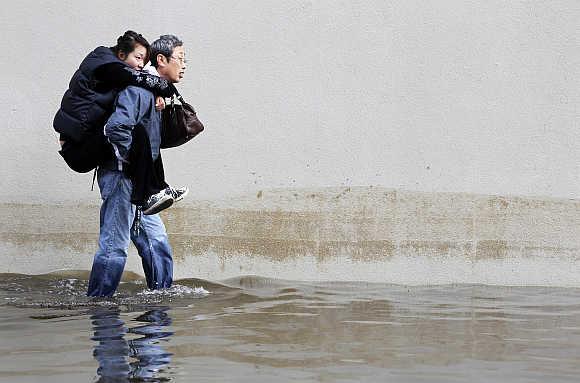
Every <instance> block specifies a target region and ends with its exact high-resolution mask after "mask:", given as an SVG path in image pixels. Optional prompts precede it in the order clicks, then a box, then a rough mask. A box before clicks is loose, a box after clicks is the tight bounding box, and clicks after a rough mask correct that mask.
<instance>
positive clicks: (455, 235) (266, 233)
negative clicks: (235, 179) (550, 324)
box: [0, 187, 580, 272]
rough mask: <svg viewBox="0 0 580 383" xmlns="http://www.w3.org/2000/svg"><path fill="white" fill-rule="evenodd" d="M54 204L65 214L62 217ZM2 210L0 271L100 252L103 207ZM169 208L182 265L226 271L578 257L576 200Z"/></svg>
mask: <svg viewBox="0 0 580 383" xmlns="http://www.w3.org/2000/svg"><path fill="white" fill-rule="evenodd" d="M55 209H58V211H60V212H62V214H59V216H58V217H56V218H55V216H54V214H53V212H54V211H55ZM0 211H1V212H2V215H3V217H5V219H4V220H3V222H2V223H0V241H1V242H2V243H3V244H4V245H3V254H2V255H1V256H2V258H4V259H5V260H6V259H8V260H9V261H7V262H3V266H1V267H3V268H4V269H3V270H1V271H2V272H23V271H25V270H21V268H20V266H19V264H20V263H22V262H20V261H19V257H23V258H26V254H28V253H31V252H36V253H38V252H42V251H43V249H44V250H46V251H47V252H50V253H51V254H50V256H48V257H47V258H46V265H45V267H46V271H50V270H53V269H55V268H61V267H60V266H62V265H61V264H60V263H59V259H60V258H65V255H67V254H68V255H70V254H77V255H83V254H84V255H85V256H87V257H88V259H90V258H91V257H92V254H93V253H94V251H95V248H96V241H97V235H98V234H97V233H98V206H82V205H81V206H58V207H55V206H46V205H26V204H2V205H0ZM162 215H163V217H164V220H165V222H166V226H167V230H168V233H169V236H170V240H171V244H172V246H173V249H174V256H175V260H176V262H177V264H178V265H179V263H187V262H188V261H192V260H195V261H194V263H196V264H197V263H199V264H202V263H203V262H202V261H203V260H205V262H207V255H208V254H213V255H215V256H216V257H217V259H219V261H220V262H221V263H222V269H224V270H225V269H226V268H227V265H228V263H229V262H230V261H231V260H232V259H240V257H241V258H242V259H247V260H248V262H249V263H250V264H253V265H256V264H264V265H265V264H270V265H271V264H291V263H294V264H295V263H300V262H301V260H306V259H307V257H310V258H311V259H314V260H315V261H316V262H317V263H318V264H321V265H325V264H329V265H330V264H332V263H333V262H336V260H337V259H339V258H340V259H349V260H350V261H351V262H354V263H353V264H354V265H356V264H360V265H363V264H365V263H373V262H374V263H377V262H378V263H382V264H388V262H389V261H390V260H391V259H393V257H403V258H405V257H408V258H411V257H428V258H437V257H440V258H442V259H445V258H449V257H451V258H455V259H461V260H464V261H465V262H480V261H485V260H490V261H494V260H509V259H514V258H518V259H519V258H522V257H523V258H526V257H528V258H532V257H560V258H564V259H566V260H567V261H569V262H575V261H576V260H577V259H578V258H580V239H579V238H578V235H577V233H579V232H580V203H579V202H578V201H574V200H557V199H532V198H521V197H505V196H483V195H470V194H460V193H415V192H405V191H398V190H386V189H381V188H376V187H375V188H371V187H369V188H362V187H361V188H329V189H308V190H262V191H261V194H260V195H259V196H258V195H256V194H253V195H248V196H239V197H235V198H231V199H228V200H223V201H189V204H188V205H186V204H182V205H181V206H180V205H176V206H175V207H173V208H171V209H169V210H167V211H166V212H164V213H163V214H162ZM68 255H67V256H68ZM341 257H342V258H341ZM249 260H251V262H250V261H249ZM7 265H10V266H7ZM177 267H179V266H177ZM200 267H201V266H200ZM240 267H241V266H240Z"/></svg>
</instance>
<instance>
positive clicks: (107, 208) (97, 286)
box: [87, 169, 134, 296]
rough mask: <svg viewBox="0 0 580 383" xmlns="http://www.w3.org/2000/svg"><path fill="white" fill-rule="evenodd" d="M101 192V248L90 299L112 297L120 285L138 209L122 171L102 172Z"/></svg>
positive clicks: (90, 281)
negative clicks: (130, 234) (133, 203)
mask: <svg viewBox="0 0 580 383" xmlns="http://www.w3.org/2000/svg"><path fill="white" fill-rule="evenodd" d="M98 175H99V178H98V180H99V188H100V189H101V198H102V200H103V203H102V205H101V216H100V226H101V227H100V233H99V249H98V250H97V253H96V254H95V258H94V260H93V268H92V270H91V275H90V278H89V288H88V292H87V295H88V296H112V295H113V294H114V293H115V290H116V289H117V286H118V285H119V282H120V280H121V275H122V274H123V269H124V268H125V261H126V260H127V248H128V247H129V230H130V228H131V223H132V222H133V217H134V210H133V207H132V205H131V181H130V180H129V179H128V178H127V177H125V175H124V174H123V173H122V172H119V171H112V170H104V169H99V173H98Z"/></svg>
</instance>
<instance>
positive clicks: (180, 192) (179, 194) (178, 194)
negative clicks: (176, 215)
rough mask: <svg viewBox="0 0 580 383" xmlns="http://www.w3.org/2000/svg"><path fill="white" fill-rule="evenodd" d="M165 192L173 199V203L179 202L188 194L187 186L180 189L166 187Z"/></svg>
mask: <svg viewBox="0 0 580 383" xmlns="http://www.w3.org/2000/svg"><path fill="white" fill-rule="evenodd" d="M165 192H166V193H167V194H169V195H171V196H172V197H173V201H175V202H177V201H181V200H182V199H183V198H184V197H185V196H186V195H187V194H188V193H189V188H188V187H187V186H183V187H180V188H172V187H171V186H168V187H167V188H166V189H165Z"/></svg>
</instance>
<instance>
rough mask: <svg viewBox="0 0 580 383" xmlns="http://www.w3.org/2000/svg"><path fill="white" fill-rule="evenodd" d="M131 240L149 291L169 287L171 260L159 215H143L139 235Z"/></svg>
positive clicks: (171, 270)
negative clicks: (139, 259)
mask: <svg viewBox="0 0 580 383" xmlns="http://www.w3.org/2000/svg"><path fill="white" fill-rule="evenodd" d="M131 239H132V240H133V243H134V244H135V247H136V248H137V251H138V252H139V256H141V263H142V264H143V271H144V272H145V277H146V279H147V286H148V287H149V288H150V289H162V288H167V287H171V283H172V282H173V259H172V257H171V247H170V246H169V241H168V238H167V232H166V231H165V225H163V221H161V218H160V217H159V214H153V215H144V216H142V218H141V224H140V225H139V234H138V235H137V236H135V235H132V236H131Z"/></svg>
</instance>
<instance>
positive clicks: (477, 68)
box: [0, 0, 580, 277]
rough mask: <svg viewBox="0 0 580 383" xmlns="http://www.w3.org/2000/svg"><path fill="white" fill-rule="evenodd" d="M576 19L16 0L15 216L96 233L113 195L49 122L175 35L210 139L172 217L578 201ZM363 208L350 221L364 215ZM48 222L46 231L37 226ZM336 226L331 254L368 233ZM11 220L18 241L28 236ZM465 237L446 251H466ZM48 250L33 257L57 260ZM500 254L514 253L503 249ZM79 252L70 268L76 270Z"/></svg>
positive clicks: (177, 163)
mask: <svg viewBox="0 0 580 383" xmlns="http://www.w3.org/2000/svg"><path fill="white" fill-rule="evenodd" d="M579 18H580V3H579V2H577V1H574V0H569V1H566V0H562V1H549V2H545V1H498V0H491V1H483V0H477V1H475V0H472V1H465V0H462V1H459V0H457V1H455V0H444V1H432V2H427V1H413V0H409V1H407V0H406V1H399V0H397V1H219V2H214V1H196V2H191V1H181V0H175V1H172V2H165V3H162V2H152V1H124V2H118V1H112V0H105V1H98V2H73V1H42V0H41V1H32V0H23V1H18V2H12V1H11V2H8V1H4V2H3V3H2V13H1V14H0V31H1V32H2V34H1V35H2V37H3V41H4V44H3V45H2V46H3V47H4V48H5V52H4V59H3V60H1V61H0V79H1V80H0V113H1V115H2V116H3V118H2V119H1V124H2V130H3V131H4V132H5V139H4V140H1V141H0V156H1V158H0V179H1V180H2V184H1V190H0V191H1V193H0V203H2V204H3V205H2V206H4V207H3V208H2V209H3V211H5V212H6V211H11V212H12V213H10V214H12V215H16V216H18V217H19V219H20V220H21V221H19V222H21V224H22V225H23V226H18V227H20V228H21V229H18V230H21V231H22V233H30V232H33V233H36V234H43V233H44V234H46V233H47V232H45V231H42V230H40V229H39V230H40V231H35V230H36V229H34V230H32V229H31V228H35V227H37V225H38V222H45V223H46V224H48V225H52V224H54V227H60V228H64V227H66V225H67V223H66V222H65V221H66V220H67V219H69V218H71V215H70V214H72V213H66V214H62V212H61V211H59V210H58V209H57V210H56V211H55V216H54V217H52V218H50V219H49V218H47V217H50V214H52V213H51V212H52V208H51V207H53V206H61V205H62V204H65V205H66V206H71V205H75V206H76V205H78V206H80V207H82V208H83V209H89V210H87V211H90V212H91V213H90V214H89V213H86V214H85V213H82V214H81V217H83V222H84V220H85V218H87V217H92V214H93V212H94V206H95V205H97V204H98V201H99V196H98V192H96V191H95V192H90V191H89V188H90V181H91V176H90V175H78V174H75V173H72V172H71V171H69V170H68V169H67V168H66V167H65V165H64V162H63V161H61V159H60V157H59V156H58V155H57V154H56V150H57V138H56V135H55V134H54V132H53V131H52V128H51V123H52V117H53V115H54V113H55V111H56V110H57V108H58V105H59V102H60V97H61V96H62V93H63V92H64V90H65V89H66V87H67V82H68V80H69V78H70V76H71V75H72V73H73V72H74V70H75V69H76V67H77V66H78V64H79V62H80V61H81V60H82V58H83V57H84V55H86V53H88V52H89V51H90V50H91V49H92V48H94V47H95V46H97V45H100V44H105V45H112V44H113V43H114V41H115V39H116V37H117V36H118V35H119V34H121V33H122V32H123V31H124V30H126V29H129V28H130V29H134V30H137V31H139V32H141V33H143V34H144V35H145V36H147V37H148V38H149V40H150V41H152V40H154V39H155V38H156V37H157V36H158V35H159V34H163V33H174V34H177V35H179V36H180V37H181V38H182V39H183V40H184V41H185V43H186V49H187V56H188V60H189V68H188V71H187V73H186V77H185V79H184V81H183V83H182V84H180V89H181V90H182V93H183V95H184V96H185V97H186V99H188V100H189V101H191V103H192V104H194V105H195V106H196V108H197V109H198V113H199V116H200V118H201V119H202V120H203V121H204V123H205V124H206V131H205V132H204V133H203V135H202V136H200V137H199V138H196V139H195V140H194V141H193V142H192V143H191V144H189V145H188V146H186V147H183V148H179V149H174V150H169V151H167V152H166V153H165V154H164V160H165V161H164V162H165V165H166V168H167V178H168V180H169V181H170V182H171V183H172V184H174V185H188V186H189V187H190V188H191V190H192V193H191V194H190V197H188V202H186V203H188V204H189V207H187V208H186V209H184V210H179V211H178V210H176V211H175V212H174V213H170V214H169V215H170V216H171V214H177V215H178V216H179V215H184V214H187V213H185V212H187V211H190V212H192V214H193V212H197V213H195V214H198V213H199V211H198V210H196V209H197V206H198V205H199V204H200V203H202V201H216V200H221V201H226V200H227V201H230V202H228V203H230V204H231V205H232V208H233V209H238V210H243V211H245V207H244V206H242V205H240V206H236V205H235V204H236V203H238V202H235V201H239V200H240V199H239V198H241V197H239V196H248V195H250V196H256V195H257V194H259V191H260V190H262V191H266V193H267V191H271V190H273V189H276V190H279V191H280V192H284V193H287V194H288V195H292V193H294V190H313V191H319V190H326V189H324V187H331V188H340V187H344V188H348V187H353V188H355V187H362V188H363V190H366V189H365V188H369V187H371V186H372V187H374V188H375V189H376V188H386V189H388V190H408V191H417V192H423V193H428V194H425V195H427V196H428V197H425V198H427V199H428V200H432V201H438V200H439V195H440V194H437V193H440V192H453V193H459V194H458V195H465V196H474V195H479V196H480V197H477V198H493V197H481V196H482V195H504V196H515V195H516V196H535V197H534V199H533V200H534V201H535V200H538V199H539V200H542V199H547V200H548V201H549V200H550V198H554V197H558V198H563V200H560V201H565V199H570V198H572V199H574V198H578V197H579V195H580V177H578V174H579V173H580V162H579V159H580V149H579V145H578V142H580V129H579V126H578V125H579V121H580V120H579V117H578V116H579V113H578V105H580V84H579V79H580V73H579V70H580V69H579V68H580V50H579V49H578V42H579V37H580V30H579V29H578V27H577V21H578V20H579ZM353 190H359V189H356V188H355V189H353ZM429 193H432V194H429ZM464 193H467V194H464ZM306 195H307V194H305V196H306ZM305 198H306V197H305ZM462 198H463V197H462ZM466 198H467V197H466ZM470 198H471V197H470ZM473 198H475V197H473ZM477 198H475V199H474V200H473V201H475V202H473V201H472V202H471V203H477V202H476V201H478V199H477ZM509 198H511V197H509ZM509 198H508V199H509ZM282 200H284V201H286V203H285V204H282V205H278V207H277V209H278V210H279V211H281V212H291V211H293V209H294V205H295V204H296V203H297V201H296V200H295V199H292V198H289V199H282ZM306 200H308V198H306ZM203 203H206V202H203ZM351 203H352V204H353V205H352V206H349V207H348V209H346V210H344V211H359V210H360V209H361V208H362V207H361V206H359V205H357V204H358V203H359V202H358V200H357V199H353V200H352V201H351ZM562 203H564V202H562ZM570 203H572V204H574V203H575V202H574V201H572V202H570ZM29 204H32V205H31V206H37V207H36V208H34V209H32V210H31V209H29V208H28V207H26V206H28V205H29ZM90 206H93V208H91V207H90ZM434 206H439V205H437V203H435V204H434ZM441 206H442V207H441V208H442V209H443V210H444V211H446V210H445V209H446V208H445V207H444V205H441ZM574 206H575V205H574ZM45 207H47V208H45ZM6 209H8V210H6ZM15 209H16V210H15ZM38 209H41V210H42V209H44V210H42V211H43V213H42V214H41V216H42V217H43V218H42V219H41V220H40V221H35V219H36V218H35V215H34V213H33V212H35V211H38ZM47 209H48V210H47ZM90 209H93V210H90ZM187 209H193V210H187ZM81 210H82V209H81ZM14 211H17V212H18V211H21V213H14ZM469 211H470V210H469ZM571 211H572V212H577V210H574V209H572V210H571ZM205 212H208V211H205ZM6 214H8V213H6ZM39 214H40V213H39ZM83 214H85V215H83ZM212 214H213V211H212ZM281 214H282V213H281ZM284 214H286V213H284ZM340 214H342V213H340ZM340 214H339V216H340V217H342V216H341V215H340ZM389 214H391V213H388V214H387V213H385V216H389ZM442 214H447V213H442ZM466 214H467V215H468V216H471V213H466ZM549 214H556V213H554V212H553V211H551V210H549V209H548V210H545V211H543V212H542V213H541V214H540V216H542V217H548V218H546V219H549V220H552V221H554V220H556V221H558V220H559V219H560V218H559V217H560V216H558V215H557V214H556V215H553V216H551V217H552V218H550V217H549V216H548V215H549ZM566 214H569V213H566ZM570 214H572V213H570ZM573 214H576V213H573ZM335 218H336V217H335ZM335 218H332V219H331V221H333V222H338V223H340V224H337V226H336V225H335V226H331V227H332V230H331V229H329V230H331V232H333V233H335V237H336V238H335V239H332V238H331V237H329V240H330V241H339V242H340V241H342V239H341V238H343V237H342V236H343V234H340V233H343V232H344V230H347V229H345V228H351V229H352V230H355V229H354V227H356V225H357V221H356V220H354V221H351V220H346V221H345V220H343V219H342V218H339V219H338V220H336V219H335ZM95 219H96V216H95ZM204 219H206V220H211V219H218V218H211V217H205V218H204ZM570 219H572V221H573V222H576V221H574V220H575V219H577V216H574V217H573V218H570ZM4 221H5V222H3V223H1V224H0V225H2V226H0V229H1V230H0V232H1V233H3V234H2V235H4V236H6V235H8V234H10V233H12V232H13V227H12V226H10V223H7V222H6V220H4ZM572 221H569V222H572ZM204 222H205V221H204ZM252 222H253V221H251V220H250V221H249V222H248V224H249V225H251V224H252ZM526 222H528V221H526ZM567 222H568V221H567ZM92 224H93V225H94V222H93V223H92ZM489 224H490V225H491V226H489V235H487V236H485V238H486V240H490V241H504V240H508V239H506V238H505V237H503V236H502V235H500V234H499V233H498V232H497V230H496V231H494V230H495V229H493V227H495V226H494V225H496V224H498V225H499V227H502V226H501V220H500V221H498V222H489ZM27 225H29V226H27ZM412 226H413V225H411V226H405V227H406V228H407V229H402V228H401V227H398V228H396V230H397V232H398V233H399V234H397V236H395V237H396V238H399V239H396V241H395V243H390V244H389V243H386V242H385V243H383V245H384V246H385V249H390V248H396V249H401V246H403V245H401V243H402V242H401V241H404V240H405V238H410V237H413V240H417V241H422V240H423V241H429V240H430V239H428V238H423V239H422V238H419V237H416V236H412V235H410V234H409V235H406V234H405V233H401V230H411V229H412ZM389 227H390V226H389ZM516 227H519V229H518V230H521V231H520V235H519V236H518V234H517V230H516V231H514V233H513V240H514V241H520V242H521V241H526V240H527V238H529V236H527V235H526V234H525V233H526V232H527V230H528V229H527V228H526V227H525V226H516ZM565 228H566V230H576V226H575V224H571V225H568V226H565ZM43 230H45V229H43ZM46 230H48V229H46ZM75 230H78V231H79V232H82V233H91V235H89V236H88V237H87V238H86V240H87V241H88V240H89V238H92V237H93V234H94V226H86V227H84V226H83V227H79V228H78V229H75ZM224 230H225V229H224ZM252 230H254V229H252ZM255 230H258V229H255ZM260 230H262V229H260ZM264 230H266V229H264ZM348 230H350V229H348ZM348 230H347V231H346V232H348ZM365 230H366V229H365ZM382 230H385V229H382ZM393 230H395V228H393ZM425 230H427V232H428V231H429V230H431V229H425ZM462 230H463V229H462ZM498 230H499V229H498ZM514 230H515V229H514ZM534 230H535V229H534ZM532 231H533V230H532ZM282 232H283V231H282ZM282 232H281V233H282ZM7 233H8V234H7ZM453 233H454V230H452V231H451V232H450V235H451V237H450V238H446V237H438V239H437V241H443V242H453V241H455V239H454V238H455V237H453V235H454V234H453ZM494 233H495V234H494ZM571 233H572V232H569V233H568V234H569V235H572V234H571ZM576 233H577V231H575V232H574V234H576ZM539 234H540V233H538V235H539ZM568 234H567V235H568ZM10 235H12V234H10ZM10 235H8V236H10ZM23 235H24V234H23ZM62 235H63V236H65V237H66V234H62ZM215 235H226V236H227V234H226V233H225V232H224V233H216V234H215ZM280 235H282V234H280ZM287 235H288V238H291V237H292V234H291V232H288V233H287ZM426 235H427V234H426ZM510 235H512V234H510ZM39 238H41V237H39ZM53 238H56V237H53ZM63 238H64V237H63ZM192 238H193V237H192ZM288 238H286V239H288ZM373 238H378V240H380V241H391V240H392V238H391V237H389V236H385V235H383V234H381V235H379V236H378V237H373ZM510 238H512V237H510ZM542 238H543V237H542ZM23 240H24V239H23ZM373 240H374V239H373ZM509 240H511V239H509ZM352 241H353V240H351V242H352ZM357 241H358V240H357ZM461 241H463V239H462V240H461ZM461 241H459V242H458V243H464V242H461ZM542 241H543V240H540V242H542ZM354 242H356V241H354ZM10 243H12V242H6V243H4V246H5V247H6V246H16V245H14V244H12V245H10ZM22 243H24V242H22ZM50 243H52V242H51V241H48V242H43V241H42V240H40V242H37V243H36V245H34V246H36V248H37V249H38V251H39V252H40V253H42V252H43V251H47V253H53V250H54V249H52V248H50V249H49V247H50V246H53V245H50ZM470 243H471V246H472V248H471V249H472V250H473V249H474V246H475V248H477V247H478V246H480V244H479V243H478V242H477V241H476V242H473V241H471V242H470ZM494 243H495V244H494ZM494 243H492V242H490V243H489V246H491V248H494V249H499V250H497V251H499V253H501V251H503V250H501V248H502V246H503V245H501V244H502V243H504V242H497V243H496V242H494ZM518 243H519V242H518ZM504 244H505V246H504V247H505V248H509V247H510V246H511V242H509V241H508V242H506V243H504ZM29 245H31V243H29ZM496 245H497V246H499V247H497V246H496ZM552 245H553V246H556V244H551V245H549V246H552ZM576 245H577V244H576V242H574V241H572V242H570V243H568V242H565V244H560V245H558V246H561V247H562V246H563V247H564V248H568V247H570V248H574V249H575V248H576V247H575V246H576ZM27 246H28V245H27ZM47 246H48V247H47ZM54 246H57V247H58V245H56V244H54ZM79 246H89V245H87V244H86V243H85V244H82V245H79ZM192 246H197V245H192ZM244 246H245V245H244ZM373 246H375V245H373ZM376 246H378V245H376ZM393 246H394V247H393ZM443 246H447V245H443ZM457 246H460V248H461V246H464V245H462V244H461V245H457ZM485 246H487V245H485ZM506 246H507V247H506ZM534 246H535V245H534ZM460 248H457V249H460ZM11 249H13V250H14V249H17V250H18V249H19V248H18V246H17V247H11ZM25 249H28V247H23V248H21V250H19V251H25ZM450 249H455V248H454V247H453V246H452V247H451V248H450ZM85 250H86V252H88V253H92V251H94V248H93V247H91V248H86V249H85ZM11 251H12V250H11ZM14 251H15V252H18V251H16V250H14ZM54 251H56V250H54ZM67 251H68V250H66V251H64V250H63V251H60V252H57V253H58V254H61V255H60V256H62V257H63V259H68V258H67V257H69V258H70V257H71V255H70V253H67ZM353 251H355V252H356V250H353ZM381 251H383V250H381ZM384 251H387V250H384ZM397 251H399V250H397ZM449 251H455V250H449ZM457 251H464V250H457ZM465 251H467V253H469V251H468V250H465ZM470 251H471V250H470ZM490 251H492V252H494V251H496V250H490ZM572 253H573V256H574V257H577V256H578V254H577V252H576V250H574V251H573V252H572ZM11 254H12V253H11ZM55 254H56V253H55ZM469 254H471V253H469ZM337 259H338V258H337ZM570 259H571V258H568V260H567V262H568V261H570ZM39 262H41V264H40V265H41V266H42V261H40V260H39ZM47 262H48V261H47ZM302 262H306V261H305V260H302ZM570 262H571V261H570ZM64 264H66V262H64V263H63V265H64ZM47 265H48V264H47ZM264 265H266V263H264ZM570 265H571V266H572V267H575V268H576V269H577V268H578V265H577V264H575V263H572V264H569V266H570ZM268 267H270V266H264V273H265V274H268V273H269V272H268V270H270V271H272V270H274V269H273V267H274V266H271V267H270V268H268ZM47 268H48V266H47ZM47 268H44V269H43V268H42V267H41V268H40V269H42V270H45V269H47ZM8 269H10V270H12V269H11V268H8ZM40 269H39V270H40ZM3 270H4V269H2V268H0V271H3ZM208 270H209V269H208ZM258 271H259V270H258ZM239 272H241V273H243V272H244V270H243V268H242V269H240V270H239ZM272 273H274V272H273V271H272ZM298 274H299V273H298ZM363 274H364V273H363ZM302 275H303V276H305V277H307V276H309V275H310V274H308V273H306V272H305V274H302ZM332 275H333V274H332V273H331V274H328V275H327V276H332Z"/></svg>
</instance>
